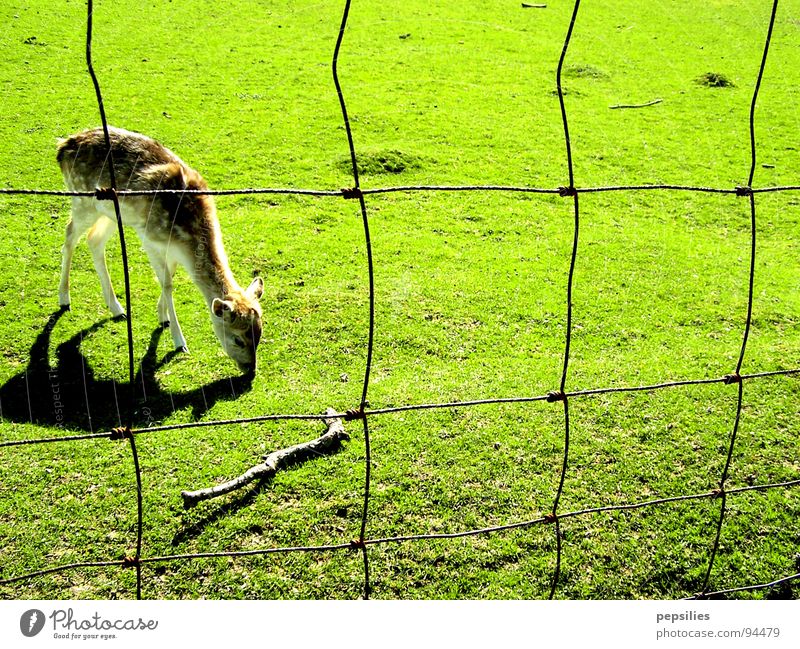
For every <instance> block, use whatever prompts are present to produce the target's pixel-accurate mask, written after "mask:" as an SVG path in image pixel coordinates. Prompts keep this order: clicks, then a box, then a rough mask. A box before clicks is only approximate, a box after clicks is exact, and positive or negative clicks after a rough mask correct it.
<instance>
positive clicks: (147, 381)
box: [0, 309, 253, 432]
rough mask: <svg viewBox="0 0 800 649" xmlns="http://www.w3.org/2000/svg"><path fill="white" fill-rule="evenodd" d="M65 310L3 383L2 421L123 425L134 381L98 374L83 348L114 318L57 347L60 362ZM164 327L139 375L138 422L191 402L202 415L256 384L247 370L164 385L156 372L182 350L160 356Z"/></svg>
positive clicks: (101, 427) (94, 428)
mask: <svg viewBox="0 0 800 649" xmlns="http://www.w3.org/2000/svg"><path fill="white" fill-rule="evenodd" d="M65 312H66V310H65V309H60V310H58V311H56V312H54V313H53V314H51V315H50V317H49V318H48V320H47V323H46V324H45V326H44V328H43V329H42V331H41V332H40V333H39V334H38V335H37V337H36V340H35V341H34V342H33V345H31V348H30V353H29V360H28V365H27V367H26V368H25V369H24V370H22V371H21V372H19V373H18V374H16V375H14V376H13V377H11V378H10V379H9V380H8V381H6V382H5V383H4V384H3V385H2V386H0V422H12V423H33V424H37V425H40V426H46V427H52V428H58V429H67V430H77V431H86V432H100V431H107V430H111V429H112V428H114V427H116V426H122V425H124V424H125V423H127V422H125V421H124V419H125V418H126V413H127V409H128V407H129V402H130V389H131V386H130V384H129V383H128V382H127V381H126V382H119V381H115V380H113V379H106V378H102V377H98V376H97V375H96V374H95V371H94V369H93V368H92V366H91V365H90V364H89V362H88V360H87V358H86V357H85V356H84V355H83V354H82V353H81V344H82V343H83V341H84V340H85V339H86V338H89V337H90V336H92V335H93V334H94V333H95V332H97V331H99V330H100V329H102V328H103V327H104V326H105V325H106V324H108V323H109V322H110V321H111V320H112V319H111V318H107V319H105V320H100V321H98V322H96V323H94V324H93V325H91V326H90V327H87V328H85V329H83V330H81V331H79V332H78V333H76V334H75V335H73V336H72V337H71V338H69V339H68V340H66V341H64V342H62V343H60V344H59V345H58V346H57V347H56V348H55V355H54V358H55V364H54V365H52V364H51V363H50V360H49V353H50V345H51V339H52V333H53V330H54V329H55V327H56V325H57V324H58V321H59V320H60V319H61V318H62V317H63V315H64V313H65ZM163 331H164V330H163V328H162V327H158V328H157V329H155V330H154V331H153V332H152V333H151V335H150V341H149V344H148V347H147V351H146V353H145V355H144V357H143V358H142V360H141V362H140V364H139V366H138V368H137V369H136V373H135V378H134V389H135V399H134V406H135V407H134V412H133V419H134V421H133V425H134V426H147V425H150V424H153V423H154V422H157V421H160V420H162V419H164V418H166V417H168V416H169V415H171V414H172V413H173V412H175V411H176V410H182V409H184V408H187V407H190V408H191V409H192V416H193V417H194V418H195V419H199V418H200V417H202V416H203V414H205V413H206V412H207V411H208V410H209V409H211V407H212V406H213V405H214V404H215V403H217V402H218V401H229V400H233V399H236V398H237V397H238V396H240V395H241V394H243V393H245V392H247V391H249V390H250V389H251V387H252V380H253V377H252V376H251V375H241V376H235V377H230V378H224V379H218V380H216V381H213V382H211V383H208V384H206V385H203V386H200V387H197V388H194V389H191V390H187V391H185V392H169V391H167V390H164V389H163V388H162V387H161V386H160V385H159V383H158V381H157V380H156V378H155V374H156V372H157V371H158V370H159V369H160V368H161V367H163V366H164V365H166V364H167V363H169V362H170V361H171V360H172V359H173V358H174V357H175V356H176V354H178V353H180V352H175V351H172V352H170V353H168V354H166V355H165V356H164V357H163V358H162V359H160V360H159V359H158V343H159V340H160V339H161V335H162V333H163Z"/></svg>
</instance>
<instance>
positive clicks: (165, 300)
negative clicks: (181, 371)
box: [147, 249, 189, 352]
mask: <svg viewBox="0 0 800 649" xmlns="http://www.w3.org/2000/svg"><path fill="white" fill-rule="evenodd" d="M147 256H148V257H149V258H150V265H151V266H152V267H153V270H154V271H155V272H156V277H157V278H158V283H159V284H161V296H160V297H159V298H158V321H159V323H160V324H161V326H162V327H164V328H167V327H169V332H170V335H171V336H172V344H173V345H174V346H175V349H176V350H179V351H184V352H186V351H189V350H188V348H187V346H186V338H184V336H183V331H181V325H180V324H179V323H178V315H177V313H176V312H175V303H174V302H173V300H172V278H173V277H174V276H175V269H176V268H177V265H178V264H177V262H176V261H175V260H174V259H170V258H169V257H168V256H166V255H165V254H159V253H157V252H156V251H154V250H150V249H147Z"/></svg>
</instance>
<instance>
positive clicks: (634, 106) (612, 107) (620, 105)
mask: <svg viewBox="0 0 800 649" xmlns="http://www.w3.org/2000/svg"><path fill="white" fill-rule="evenodd" d="M662 101H664V100H663V99H654V100H653V101H648V102H646V103H644V104H617V105H616V106H609V108H611V109H612V110H613V109H614V108H645V107H646V106H653V105H655V104H660V103H661V102H662Z"/></svg>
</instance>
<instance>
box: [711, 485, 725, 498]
mask: <svg viewBox="0 0 800 649" xmlns="http://www.w3.org/2000/svg"><path fill="white" fill-rule="evenodd" d="M724 495H725V490H724V489H722V488H721V487H720V488H719V489H714V491H712V492H711V497H712V498H722V497H723V496H724Z"/></svg>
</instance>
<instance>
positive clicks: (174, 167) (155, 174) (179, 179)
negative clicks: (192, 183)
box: [142, 162, 188, 190]
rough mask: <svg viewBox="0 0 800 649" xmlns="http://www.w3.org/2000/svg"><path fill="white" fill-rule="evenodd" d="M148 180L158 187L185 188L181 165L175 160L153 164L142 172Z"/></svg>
mask: <svg viewBox="0 0 800 649" xmlns="http://www.w3.org/2000/svg"><path fill="white" fill-rule="evenodd" d="M142 175H143V176H147V177H148V178H149V179H150V182H154V183H156V184H157V185H158V187H159V188H160V189H178V190H180V189H186V188H187V185H188V183H187V180H186V173H185V172H184V170H183V167H182V166H181V165H179V164H178V163H177V162H166V163H164V164H160V165H153V166H152V167H150V168H148V169H147V170H146V171H143V172H142Z"/></svg>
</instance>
